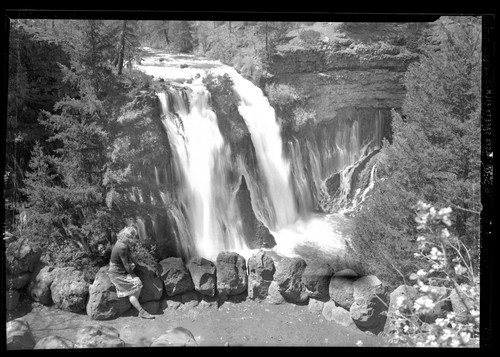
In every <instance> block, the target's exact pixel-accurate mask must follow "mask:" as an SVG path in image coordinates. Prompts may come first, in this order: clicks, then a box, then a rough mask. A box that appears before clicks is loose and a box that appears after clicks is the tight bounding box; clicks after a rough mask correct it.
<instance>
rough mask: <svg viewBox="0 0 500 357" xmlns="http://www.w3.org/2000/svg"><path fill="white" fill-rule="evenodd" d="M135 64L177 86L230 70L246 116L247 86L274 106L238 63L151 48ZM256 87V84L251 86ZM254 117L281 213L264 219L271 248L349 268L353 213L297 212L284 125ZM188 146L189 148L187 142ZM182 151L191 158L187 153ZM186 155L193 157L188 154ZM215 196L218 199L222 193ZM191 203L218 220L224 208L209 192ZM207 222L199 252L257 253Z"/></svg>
mask: <svg viewBox="0 0 500 357" xmlns="http://www.w3.org/2000/svg"><path fill="white" fill-rule="evenodd" d="M135 67H136V68H137V69H139V70H141V71H143V72H144V73H146V74H148V75H151V76H153V77H154V79H155V80H159V79H163V80H164V81H175V82H177V83H178V84H181V85H186V86H189V87H193V86H203V84H202V79H203V77H205V76H206V75H207V74H208V73H213V74H215V75H217V74H224V73H228V74H229V75H230V76H231V77H232V78H233V81H235V90H236V91H238V89H239V94H240V97H242V98H243V99H242V103H243V104H242V105H240V113H241V114H242V115H245V112H246V111H248V110H249V109H250V111H252V108H249V107H251V106H252V105H253V103H249V102H248V100H247V98H245V97H244V96H243V95H242V94H241V91H242V90H245V91H247V92H248V91H250V92H252V96H253V97H258V96H259V95H260V96H262V97H263V98H264V102H265V103H264V105H268V106H269V104H268V103H267V98H265V97H264V95H263V93H262V92H261V90H260V89H259V88H258V87H256V86H253V85H252V84H251V83H250V82H249V81H247V80H245V79H243V77H241V76H240V75H239V74H238V73H237V71H236V70H235V69H234V68H233V67H229V66H227V65H224V64H222V63H221V62H220V61H216V60H210V59H206V58H202V57H198V56H194V55H188V54H172V53H167V52H163V51H159V50H153V49H151V48H144V49H143V55H142V58H141V64H139V65H138V64H136V65H135ZM238 86H239V88H238ZM252 86H253V87H254V88H250V87H252ZM242 88H243V89H242ZM254 91H255V93H254ZM259 93H260V94H259ZM250 99H251V98H250ZM242 107H245V108H243V109H244V110H242ZM249 115H254V119H256V120H253V121H250V119H248V118H247V119H246V120H247V125H248V126H249V130H250V131H251V133H252V140H253V142H254V147H256V151H257V152H258V154H260V157H259V160H260V161H261V167H262V171H263V172H264V175H262V176H263V177H265V178H266V180H267V181H266V182H264V183H259V184H268V185H269V189H268V195H269V199H267V197H266V201H269V202H270V205H271V206H272V207H271V209H274V212H276V214H275V216H276V217H275V219H274V220H273V221H268V222H264V223H265V225H266V226H267V227H268V228H269V230H270V232H271V233H272V235H273V236H274V238H275V241H276V246H274V247H273V248H272V249H269V251H270V252H273V253H274V254H276V255H278V256H281V257H301V258H303V259H304V260H306V262H310V261H324V262H328V263H330V264H332V265H334V266H335V268H337V269H342V268H344V267H350V266H351V265H352V264H349V263H348V262H347V260H348V259H347V257H346V244H347V241H348V240H349V236H350V234H351V232H352V222H351V221H350V219H349V218H348V217H346V216H344V215H342V214H340V213H338V214H322V213H316V212H314V213H313V212H310V214H308V215H306V216H304V215H303V214H301V215H299V214H298V212H297V207H295V202H296V200H295V197H294V196H293V192H292V190H291V189H290V187H291V183H290V182H289V176H290V174H289V163H288V162H286V160H284V159H283V157H282V156H283V154H282V145H283V143H282V142H281V136H280V128H279V125H278V124H277V122H276V119H275V117H274V110H271V113H266V114H262V110H261V111H258V113H256V114H253V113H250V114H249ZM255 115H256V116H257V117H255ZM252 126H253V127H252ZM270 131H274V132H273V133H272V135H269V133H270ZM184 135H185V133H184ZM217 135H218V134H217ZM184 146H185V147H187V146H188V145H187V144H186V145H184ZM183 150H185V148H183ZM183 155H184V156H186V154H185V153H184V154H183ZM187 155H189V152H188V153H187ZM207 158H208V156H207ZM189 161H190V160H189V159H188V160H186V162H189ZM191 161H192V160H191ZM287 170H288V171H287ZM186 172H187V173H186V175H189V172H190V171H189V170H188V169H186ZM197 175H198V177H196V178H193V179H196V180H197V181H198V182H197V183H196V184H195V185H193V187H200V183H199V181H200V177H199V176H200V175H201V176H202V178H206V179H207V180H214V179H216V178H210V177H211V176H213V175H208V174H203V172H200V173H198V174H197ZM187 181H189V178H187ZM216 185H217V183H216V182H207V183H206V185H205V187H207V188H208V187H214V186H216ZM250 191H252V190H250ZM252 194H253V192H252ZM215 196H217V197H219V196H220V194H217V195H215ZM252 200H254V197H252ZM191 201H192V202H195V203H196V202H198V203H199V205H200V208H199V209H197V210H196V212H197V216H198V217H208V216H211V217H212V218H211V219H213V211H218V210H220V206H218V207H213V206H211V205H213V203H212V202H213V201H214V199H213V198H211V197H210V193H209V192H208V191H207V192H205V193H204V194H203V195H200V197H194V196H193V198H192V200H191ZM228 207H229V205H228ZM254 207H255V205H254ZM256 215H257V216H258V217H259V218H260V217H262V215H259V213H258V212H256ZM200 220H203V218H200ZM205 221H206V219H205ZM206 226H208V225H207V223H206V222H205V223H204V224H200V225H197V224H196V222H195V223H194V224H193V227H194V228H193V229H192V235H194V236H195V237H194V238H193V240H194V242H195V244H196V242H198V243H197V244H198V245H200V246H201V245H203V248H201V247H200V249H198V253H199V255H202V256H204V257H205V258H207V259H211V260H215V258H216V254H217V253H218V251H220V250H232V251H235V252H237V253H239V254H241V255H242V256H244V257H245V259H248V258H249V257H250V256H251V254H253V252H254V251H255V250H252V249H249V248H247V247H246V246H245V245H244V244H243V245H242V244H241V241H242V239H241V237H233V238H232V239H234V240H235V241H237V244H232V245H227V247H230V248H224V245H221V244H222V243H221V241H220V240H219V241H217V239H216V238H214V235H217V231H216V230H214V229H213V228H212V229H208V228H206ZM226 226H227V223H226ZM229 231H231V230H229ZM226 234H227V233H226ZM233 234H234V233H233ZM225 241H227V239H225ZM226 244H227V243H226Z"/></svg>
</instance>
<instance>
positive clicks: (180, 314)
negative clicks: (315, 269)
mask: <svg viewBox="0 0 500 357" xmlns="http://www.w3.org/2000/svg"><path fill="white" fill-rule="evenodd" d="M30 309H31V311H29V312H22V311H18V312H17V313H14V314H11V315H10V318H15V317H22V318H23V319H25V320H26V321H27V322H28V323H29V325H30V328H31V330H32V333H33V335H34V337H35V340H36V341H38V340H40V339H41V338H43V337H46V336H49V335H59V336H61V337H65V338H68V339H70V340H72V341H75V340H76V332H77V331H78V330H79V329H80V328H83V327H85V326H90V325H93V326H96V325H108V326H112V327H114V328H116V329H117V330H118V331H119V332H120V338H121V339H122V340H124V341H125V343H126V344H127V346H129V347H147V346H149V345H150V343H151V342H152V340H153V339H155V338H157V337H159V336H160V335H162V334H163V333H164V332H165V331H166V330H168V329H169V328H173V327H178V326H182V327H184V328H186V329H188V330H189V331H191V332H192V334H193V335H194V336H195V338H196V341H197V343H198V344H199V345H200V346H263V347H265V346H283V347H285V346H301V347H316V346H333V347H357V346H363V347H385V346H387V345H386V344H385V343H384V341H383V340H382V338H381V337H378V336H375V335H373V334H369V333H364V332H362V331H360V330H357V329H356V330H355V329H352V328H347V327H344V326H341V325H338V324H336V323H335V322H333V321H328V320H326V319H325V318H324V317H323V315H322V314H321V313H320V312H311V311H310V310H309V309H308V307H307V306H302V305H295V304H281V305H272V304H269V303H268V302H266V301H258V300H251V299H246V300H244V301H241V302H234V301H233V302H231V301H226V302H224V303H223V304H221V305H220V306H217V305H216V304H209V303H206V302H201V303H200V304H199V305H197V306H193V305H190V304H189V303H188V304H185V305H180V306H178V307H176V306H175V305H174V304H170V306H169V307H167V308H166V309H165V310H163V313H161V314H159V315H157V316H156V319H155V320H144V319H141V318H139V317H137V313H136V312H135V310H133V309H131V310H129V312H127V313H126V314H125V315H123V316H121V317H119V318H116V319H113V320H107V321H95V320H91V319H90V318H89V316H88V315H86V314H76V313H70V312H65V311H62V310H58V309H54V308H50V307H46V306H43V305H34V306H32V307H31V308H30ZM10 318H9V319H10Z"/></svg>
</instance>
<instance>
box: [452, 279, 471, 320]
mask: <svg viewBox="0 0 500 357" xmlns="http://www.w3.org/2000/svg"><path fill="white" fill-rule="evenodd" d="M459 288H460V291H461V293H460V295H459V294H458V293H457V291H456V290H455V289H453V290H451V292H450V302H451V307H452V309H453V312H454V313H455V318H456V321H458V322H460V323H466V322H467V321H468V320H469V313H468V312H467V309H469V310H472V309H473V308H474V304H473V302H472V300H471V299H470V298H467V297H466V295H465V294H464V293H463V292H462V291H467V290H468V289H470V286H469V285H467V284H462V285H460V287H459Z"/></svg>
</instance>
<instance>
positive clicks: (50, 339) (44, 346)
mask: <svg viewBox="0 0 500 357" xmlns="http://www.w3.org/2000/svg"><path fill="white" fill-rule="evenodd" d="M64 348H75V344H74V343H73V341H70V340H68V339H67V338H64V337H60V336H53V335H51V336H47V337H44V338H42V339H41V340H40V341H38V342H37V343H36V345H35V347H34V348H33V349H34V350H54V349H64Z"/></svg>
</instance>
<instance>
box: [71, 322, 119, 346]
mask: <svg viewBox="0 0 500 357" xmlns="http://www.w3.org/2000/svg"><path fill="white" fill-rule="evenodd" d="M75 347H77V348H109V347H125V342H124V341H123V340H122V339H121V338H120V333H119V332H118V330H117V329H115V328H114V327H111V326H104V325H101V326H87V327H84V328H82V329H80V330H78V331H77V333H76V341H75Z"/></svg>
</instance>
